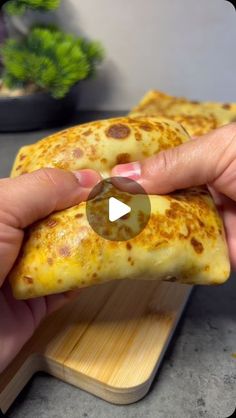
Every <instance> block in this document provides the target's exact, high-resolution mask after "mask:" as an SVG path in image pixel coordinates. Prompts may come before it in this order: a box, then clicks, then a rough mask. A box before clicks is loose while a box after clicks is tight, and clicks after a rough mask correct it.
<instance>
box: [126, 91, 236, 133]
mask: <svg viewBox="0 0 236 418" xmlns="http://www.w3.org/2000/svg"><path fill="white" fill-rule="evenodd" d="M130 116H132V117H144V116H149V117H151V116H153V117H156V116H164V117H167V118H170V119H172V120H174V121H176V122H178V123H180V124H181V125H182V126H183V127H184V128H185V129H186V130H187V131H188V133H189V134H190V135H193V136H200V135H203V134H206V133H207V132H209V131H211V130H213V129H216V128H218V127H220V126H222V125H225V124H227V123H230V122H233V121H235V120H236V104H235V103H214V102H198V101H190V100H187V99H186V98H184V97H174V96H169V95H168V94H165V93H162V92H159V91H155V90H153V91H150V92H148V93H147V94H146V95H145V96H144V98H143V99H142V100H141V102H140V103H139V104H138V105H137V106H136V107H135V108H134V109H133V110H132V111H131V113H130Z"/></svg>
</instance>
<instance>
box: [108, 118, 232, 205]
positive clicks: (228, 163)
mask: <svg viewBox="0 0 236 418" xmlns="http://www.w3.org/2000/svg"><path fill="white" fill-rule="evenodd" d="M112 175H113V176H123V177H128V178H131V179H133V180H136V181H137V182H139V184H141V186H143V188H144V189H145V190H146V192H147V193H149V194H164V193H170V192H172V191H174V190H178V189H183V188H187V187H191V186H199V185H203V184H210V185H212V186H213V187H214V188H215V189H216V190H218V191H219V192H221V193H224V194H226V195H227V196H228V197H230V198H231V199H233V200H236V124H231V125H227V126H224V127H222V128H221V129H218V130H215V131H213V132H211V133H209V134H207V135H205V136H203V137H201V138H196V139H194V141H189V142H187V143H185V144H182V145H180V146H178V147H175V148H171V149H167V150H165V151H162V152H160V153H159V154H157V155H155V156H153V157H151V158H147V159H146V160H143V161H140V162H134V163H128V164H122V165H118V166H116V167H114V168H113V170H112Z"/></svg>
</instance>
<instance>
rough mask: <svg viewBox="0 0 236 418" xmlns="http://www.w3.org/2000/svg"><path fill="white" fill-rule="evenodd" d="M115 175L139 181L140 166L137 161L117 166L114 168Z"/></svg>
mask: <svg viewBox="0 0 236 418" xmlns="http://www.w3.org/2000/svg"><path fill="white" fill-rule="evenodd" d="M115 174H116V175H117V176H121V177H128V178H130V179H132V180H139V179H140V177H141V165H140V163H139V162H138V161H136V162H134V163H128V164H120V165H117V166H116V167H115Z"/></svg>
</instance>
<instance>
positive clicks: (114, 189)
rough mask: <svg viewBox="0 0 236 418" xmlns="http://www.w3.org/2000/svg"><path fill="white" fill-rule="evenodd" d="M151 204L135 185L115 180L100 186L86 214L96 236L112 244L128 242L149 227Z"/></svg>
mask: <svg viewBox="0 0 236 418" xmlns="http://www.w3.org/2000/svg"><path fill="white" fill-rule="evenodd" d="M150 212H151V204H150V200H149V197H148V195H147V194H146V193H145V191H144V189H143V188H142V187H141V186H140V185H139V184H138V183H136V182H135V181H133V180H130V179H127V178H123V177H111V178H108V179H105V180H103V181H101V182H100V183H98V184H97V185H96V186H95V187H94V188H93V190H92V191H91V193H90V195H89V198H88V201H87V203H86V214H87V219H88V222H89V224H90V226H91V227H92V228H93V230H94V232H96V234H98V235H100V236H101V237H102V238H104V239H107V240H110V241H126V240H130V239H132V238H134V237H135V236H137V235H139V234H140V232H141V231H142V230H143V229H144V228H145V226H146V225H147V223H148V221H149V218H150Z"/></svg>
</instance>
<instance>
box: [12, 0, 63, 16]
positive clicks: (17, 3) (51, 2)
mask: <svg viewBox="0 0 236 418" xmlns="http://www.w3.org/2000/svg"><path fill="white" fill-rule="evenodd" d="M4 3H6V5H5V10H6V12H7V13H9V14H22V13H24V12H25V11H26V10H27V8H29V9H35V10H42V11H46V10H54V9H56V8H57V7H58V6H59V4H60V0H9V1H7V2H4Z"/></svg>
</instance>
